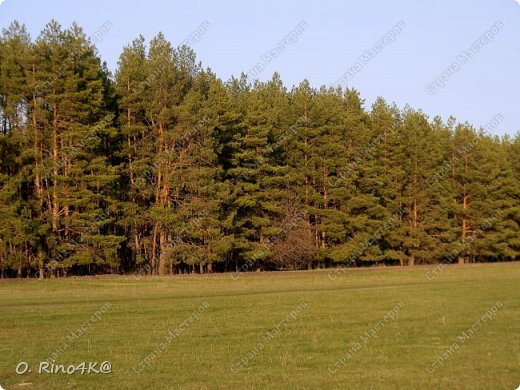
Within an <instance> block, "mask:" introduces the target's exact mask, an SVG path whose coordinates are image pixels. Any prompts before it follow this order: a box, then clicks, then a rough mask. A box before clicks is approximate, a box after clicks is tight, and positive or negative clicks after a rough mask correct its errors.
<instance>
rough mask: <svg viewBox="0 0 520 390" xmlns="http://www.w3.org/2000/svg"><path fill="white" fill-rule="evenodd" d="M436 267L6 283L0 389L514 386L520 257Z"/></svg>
mask: <svg viewBox="0 0 520 390" xmlns="http://www.w3.org/2000/svg"><path fill="white" fill-rule="evenodd" d="M432 268H433V267H416V268H412V269H410V268H378V269H365V270H348V271H347V272H345V273H340V274H339V276H338V277H337V279H335V280H331V279H330V278H329V277H328V275H329V273H328V271H303V272H290V273H255V274H241V275H240V277H239V278H238V280H234V279H233V278H232V276H231V275H229V274H219V275H216V274H214V275H202V276H196V275H194V276H178V277H168V278H142V279H140V280H136V279H134V278H133V277H131V276H130V277H99V278H75V279H74V278H69V279H60V280H56V279H55V280H44V281H37V280H30V281H25V280H23V281H14V280H8V281H1V282H0V310H1V321H0V385H1V386H2V387H3V388H4V389H6V390H11V389H61V388H63V389H65V388H79V389H167V388H171V389H181V388H182V389H229V388H237V389H247V388H272V389H279V388H287V389H328V388H331V389H333V388H338V389H339V388H341V389H345V388H352V389H405V388H409V389H424V388H432V389H438V388H444V389H457V388H459V389H516V388H517V387H518V386H519V385H520V264H518V263H516V264H500V265H474V266H473V265H468V266H462V267H459V266H451V267H448V268H447V269H445V270H444V271H443V272H438V274H437V275H436V277H434V278H433V277H432V276H433V274H432V272H431V270H432ZM428 271H430V272H429V273H428ZM427 276H429V277H427ZM430 279H432V280H430ZM486 313H487V314H486ZM483 316H484V317H483ZM82 325H83V329H82ZM71 332H72V333H71ZM267 332H268V333H267ZM463 332H465V333H466V334H465V335H464V333H463ZM154 351H155V352H154ZM46 359H50V360H49V361H52V359H54V361H55V363H54V364H63V365H65V366H66V367H68V366H69V365H72V364H75V365H77V364H79V363H81V362H99V363H101V362H103V361H108V362H110V363H111V373H107V374H101V373H99V374H96V373H93V372H90V373H84V374H81V373H79V372H76V373H74V374H71V375H67V374H64V373H57V374H50V373H45V372H42V373H38V372H37V367H38V366H39V364H40V362H42V361H45V360H46ZM20 362H27V363H28V369H30V370H32V372H30V373H29V372H26V373H25V374H22V375H18V374H17V373H16V367H17V366H18V369H19V371H23V369H24V368H25V366H24V365H23V363H22V364H21V365H19V364H20ZM87 366H88V364H87ZM43 368H44V369H45V367H43ZM50 368H51V366H49V367H47V368H46V369H47V370H49V369H50ZM99 368H100V366H99V365H98V366H97V367H96V369H99ZM105 368H106V367H105Z"/></svg>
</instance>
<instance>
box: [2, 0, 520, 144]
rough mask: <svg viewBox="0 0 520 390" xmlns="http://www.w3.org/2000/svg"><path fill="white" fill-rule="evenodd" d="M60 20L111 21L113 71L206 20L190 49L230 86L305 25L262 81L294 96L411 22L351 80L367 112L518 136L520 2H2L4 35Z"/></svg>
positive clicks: (106, 54) (88, 24) (104, 46)
mask: <svg viewBox="0 0 520 390" xmlns="http://www.w3.org/2000/svg"><path fill="white" fill-rule="evenodd" d="M0 2H1V0H0ZM52 18H54V19H56V20H58V21H59V22H60V23H62V24H63V25H65V26H68V25H69V24H70V23H71V22H72V21H74V20H75V21H77V22H78V23H79V24H80V25H81V26H82V27H83V28H84V29H85V32H86V33H87V34H88V35H90V34H93V33H95V32H96V30H98V29H99V27H100V26H102V25H103V24H104V23H105V22H106V21H109V22H110V23H111V24H112V28H111V29H110V30H109V31H108V32H107V33H106V34H105V35H104V36H103V37H102V41H101V42H99V43H98V45H97V46H98V48H99V52H100V54H101V57H102V58H103V59H104V60H106V61H107V62H108V64H109V67H110V69H111V70H114V69H115V68H116V66H117V59H118V56H119V54H120V52H121V49H122V47H123V46H124V45H126V44H128V43H129V42H130V41H131V40H132V39H134V38H135V37H137V36H138V35H139V34H143V35H144V36H145V37H146V38H147V39H150V38H151V37H152V36H154V35H155V34H157V33H158V32H159V31H162V32H163V33H164V34H165V35H166V37H167V38H168V39H169V40H170V41H171V42H172V43H174V44H179V43H181V42H182V41H183V40H184V39H186V38H187V37H189V36H190V34H191V33H192V32H193V31H194V30H196V29H197V27H198V26H200V25H201V23H203V22H204V21H207V22H209V25H206V28H205V31H204V33H203V34H202V35H201V36H200V41H199V42H197V43H196V44H194V45H192V46H193V48H194V50H195V51H196V53H197V56H198V58H199V60H201V61H202V63H203V65H204V66H205V67H206V66H209V67H211V68H212V69H213V71H214V72H216V74H217V75H218V76H219V77H221V78H223V79H228V78H229V77H230V76H231V75H238V74H240V72H241V71H245V72H247V71H249V70H250V69H251V68H252V67H253V66H255V64H256V63H257V62H259V61H260V59H261V56H262V55H263V54H264V53H265V52H266V51H267V50H269V49H272V48H274V47H275V46H276V44H277V43H278V42H280V41H281V40H282V39H284V37H285V36H287V34H289V33H290V32H291V31H292V30H293V29H294V28H295V27H296V26H297V25H298V24H299V23H300V22H302V21H303V22H305V23H306V24H305V26H306V28H305V29H304V30H303V31H302V32H301V33H300V34H299V35H297V36H296V38H297V41H296V42H294V43H292V44H291V45H288V46H287V47H286V48H285V50H284V51H283V52H282V53H281V54H280V55H279V56H278V57H277V58H276V59H274V60H273V61H271V62H270V63H269V64H267V65H266V68H265V70H263V71H262V72H260V73H259V74H258V78H260V79H261V80H265V79H268V78H270V77H271V75H272V73H273V72H274V71H278V72H279V73H280V74H281V77H282V80H283V81H284V83H285V84H286V85H287V86H288V87H290V86H292V85H293V84H297V83H299V82H300V81H301V80H303V79H304V78H307V79H308V80H309V81H310V82H311V84H312V85H314V86H319V85H322V84H325V85H330V84H332V83H334V82H335V81H337V80H338V79H339V78H340V77H341V76H342V75H343V74H345V72H347V71H348V70H349V69H350V68H351V67H352V66H353V65H354V64H355V63H356V62H357V61H359V56H360V55H362V54H363V53H364V52H365V51H367V50H369V49H370V48H372V47H373V46H374V45H375V44H376V43H377V42H378V41H379V40H380V39H381V38H382V37H383V36H384V35H385V34H386V33H387V32H388V31H389V30H391V29H392V27H393V26H394V25H396V23H398V22H399V21H403V22H404V23H405V27H404V28H403V29H402V31H401V32H400V33H399V34H397V35H396V37H395V41H393V42H392V43H389V44H388V45H386V46H384V48H383V50H382V51H381V52H379V53H378V54H377V55H376V56H375V57H374V58H372V59H371V60H370V61H369V62H368V63H366V64H364V65H363V67H362V69H361V70H359V71H357V72H356V73H355V75H354V77H352V78H351V79H350V80H349V81H348V85H349V86H352V87H355V88H357V89H358V90H360V92H361V95H362V96H363V97H364V98H365V99H366V101H367V107H370V104H371V103H372V102H373V101H374V99H375V98H376V97H377V96H383V97H385V98H386V99H387V100H388V101H390V102H391V101H395V102H396V103H397V104H398V105H399V106H400V107H403V106H404V105H405V104H406V103H409V104H410V105H411V106H412V107H415V108H422V109H423V110H424V111H425V112H426V113H428V114H429V115H431V116H433V115H436V114H438V115H441V116H442V117H443V118H444V119H447V118H448V116H449V115H454V116H455V117H456V118H457V119H458V120H459V121H464V120H467V121H469V122H471V123H473V124H475V125H476V126H481V125H482V126H483V125H485V124H486V123H488V122H489V121H490V120H491V119H492V118H493V117H495V115H497V114H501V115H502V116H503V118H504V119H503V121H502V122H501V123H500V124H499V126H498V127H497V128H496V129H494V130H493V132H494V133H495V134H504V133H509V134H514V133H516V132H517V131H518V130H520V104H519V102H520V99H519V98H520V50H519V49H520V48H519V44H520V5H519V4H518V2H517V1H516V0H456V1H453V0H451V1H448V0H435V1H431V2H428V3H426V2H423V1H412V0H399V1H392V2H390V1H383V0H372V1H371V0H360V1H339V0H320V1H315V2H311V1H305V0H300V1H280V0H278V1H273V0H264V1H218V2H217V1H211V0H195V1H182V2H181V1H160V0H147V1H135V0H125V1H106V0H105V1H100V0H91V1H71V0H4V1H3V2H1V4H0V27H6V26H7V25H8V24H9V23H10V22H11V21H12V20H15V19H17V20H19V21H21V22H23V23H25V24H26V26H27V28H28V30H29V32H30V33H31V35H32V36H33V37H36V36H37V35H38V33H39V31H40V30H41V29H42V28H43V27H44V25H45V24H46V23H47V22H48V21H49V20H50V19H52ZM497 21H498V22H501V26H503V27H502V28H501V29H500V30H499V31H498V32H497V33H496V34H495V35H493V40H492V41H490V42H488V43H486V44H485V45H484V46H483V47H482V48H481V49H480V51H479V52H478V53H477V54H476V55H474V56H473V58H471V60H469V61H467V62H466V63H465V64H463V65H461V66H460V69H458V71H457V72H455V73H452V74H450V76H449V79H448V80H447V81H446V83H445V86H444V88H441V89H439V90H438V91H437V92H436V93H435V94H433V95H431V94H428V93H426V92H425V86H426V85H427V84H431V83H432V82H433V81H434V80H435V79H437V78H438V77H439V76H441V74H442V73H443V72H444V71H445V70H446V69H447V68H448V67H449V66H450V65H451V64H452V63H453V62H454V61H455V60H456V59H457V55H459V54H460V52H461V51H462V50H467V49H469V48H470V47H471V46H472V44H473V43H474V42H475V41H477V40H478V39H479V38H480V37H481V36H482V34H484V33H485V32H486V31H488V30H489V29H490V27H491V26H492V25H493V24H495V22H497ZM202 30H204V29H201V31H202Z"/></svg>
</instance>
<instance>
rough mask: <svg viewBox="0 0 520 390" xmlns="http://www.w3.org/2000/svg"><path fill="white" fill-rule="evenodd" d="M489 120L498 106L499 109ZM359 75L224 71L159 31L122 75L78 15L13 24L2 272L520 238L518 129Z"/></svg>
mask: <svg viewBox="0 0 520 390" xmlns="http://www.w3.org/2000/svg"><path fill="white" fill-rule="evenodd" d="M490 120H491V118H490ZM497 121H500V115H498V116H497V117H495V118H493V120H492V122H491V123H490V125H489V126H488V127H487V129H475V128H474V127H472V126H471V125H470V124H468V123H457V122H456V120H455V119H454V118H449V120H448V121H447V122H446V123H444V122H443V121H442V120H441V119H440V118H439V117H435V118H433V119H429V118H428V116H427V115H425V114H424V113H423V112H422V111H420V110H414V109H412V108H411V107H408V106H407V107H405V108H404V109H399V108H398V107H396V106H395V105H390V104H388V103H387V102H385V100H384V99H383V98H378V99H377V100H376V101H375V103H374V104H373V105H372V107H370V108H367V107H366V106H365V104H364V101H363V99H362V98H361V97H360V94H359V93H358V92H357V91H356V90H353V89H347V90H343V89H342V88H339V87H338V88H327V87H321V88H319V89H316V88H313V87H311V86H310V85H309V83H308V82H307V81H303V82H302V83H300V84H299V85H298V86H295V87H294V88H292V89H290V90H288V89H287V88H286V87H285V86H284V85H283V83H282V81H281V80H280V77H279V76H278V75H277V74H274V75H273V77H272V79H271V80H269V81H268V82H259V81H257V80H248V79H247V77H246V76H244V75H242V76H241V77H240V78H232V79H231V80H229V81H228V82H223V81H222V80H220V79H218V78H217V77H216V76H215V74H213V73H212V72H211V70H210V69H204V68H203V67H202V66H201V65H200V64H199V63H198V62H197V60H196V58H195V54H194V52H193V51H192V50H191V49H190V48H189V47H186V46H181V47H177V48H175V47H172V45H171V44H170V43H169V42H168V41H167V40H166V39H165V37H164V36H163V35H161V34H159V35H158V36H156V37H155V38H153V39H152V40H151V41H150V43H149V45H148V46H147V45H146V43H145V39H144V38H143V37H139V38H137V39H136V40H134V41H133V42H132V43H131V44H130V45H129V46H127V47H125V48H124V50H123V52H122V54H121V56H120V60H119V66H118V69H117V71H116V73H115V75H113V76H112V75H111V74H110V72H109V71H108V70H107V68H106V65H105V64H103V63H102V62H101V60H100V58H99V55H98V53H97V50H96V48H95V46H94V45H93V43H92V42H91V41H89V39H88V38H87V37H86V36H85V34H84V33H83V31H82V29H81V28H80V27H78V26H77V25H75V24H74V25H72V26H71V27H70V28H68V29H64V28H62V27H61V26H60V25H59V24H58V23H56V22H54V21H53V22H50V23H49V24H48V25H47V26H46V28H45V29H44V31H43V32H42V33H41V34H40V36H39V37H38V38H37V39H36V40H35V41H33V40H31V38H30V36H29V35H28V33H27V31H26V29H25V27H24V26H22V25H20V24H19V23H16V22H14V23H12V24H11V26H10V27H9V28H7V29H5V30H3V32H2V35H1V36H0V213H1V214H0V215H1V218H2V225H1V226H0V272H1V275H2V277H4V276H6V277H7V276H27V277H50V276H63V275H67V274H75V275H85V274H94V273H132V272H136V273H139V274H158V275H162V274H167V273H176V272H201V273H202V272H212V271H237V270H239V271H248V270H257V269H265V270H270V269H299V268H316V267H324V266H335V265H347V266H354V265H357V266H362V265H372V264H388V265H393V264H395V265H398V264H400V265H413V264H419V263H420V264H424V263H438V262H445V263H448V262H460V263H463V262H485V261H511V260H515V259H518V258H519V256H520V135H517V136H516V137H515V138H514V139H512V138H511V137H508V136H506V137H503V138H499V137H497V136H493V135H491V134H490V132H489V131H488V130H490V129H491V128H492V127H493V126H494V125H496V122H497Z"/></svg>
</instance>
